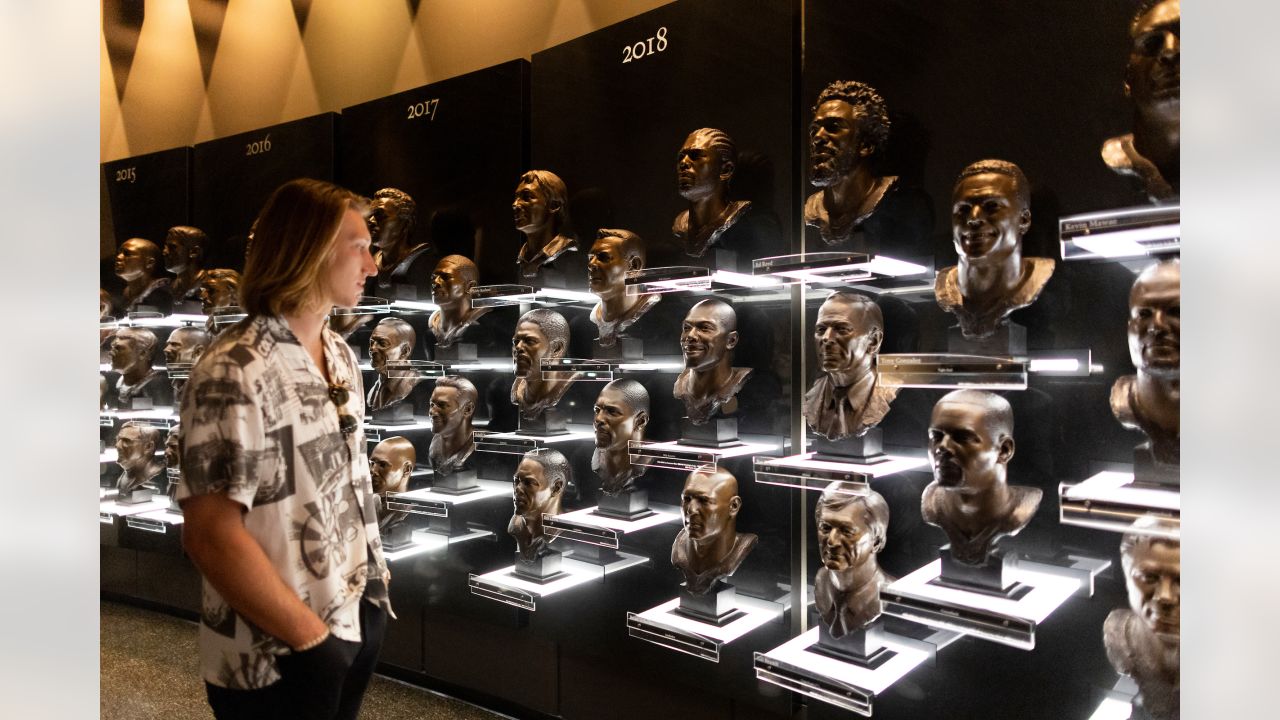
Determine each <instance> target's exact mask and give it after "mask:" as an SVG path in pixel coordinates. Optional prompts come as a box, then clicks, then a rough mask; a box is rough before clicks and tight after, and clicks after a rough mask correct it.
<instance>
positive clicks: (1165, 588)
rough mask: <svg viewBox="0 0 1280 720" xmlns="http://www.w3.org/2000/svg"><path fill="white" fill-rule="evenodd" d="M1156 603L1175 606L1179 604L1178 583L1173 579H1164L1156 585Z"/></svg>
mask: <svg viewBox="0 0 1280 720" xmlns="http://www.w3.org/2000/svg"><path fill="white" fill-rule="evenodd" d="M1155 599H1156V602H1158V603H1160V604H1162V605H1173V604H1176V603H1177V602H1178V582H1177V581H1176V580H1174V579H1173V578H1171V577H1162V578H1160V582H1159V583H1157V584H1156V595H1155Z"/></svg>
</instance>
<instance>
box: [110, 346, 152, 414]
mask: <svg viewBox="0 0 1280 720" xmlns="http://www.w3.org/2000/svg"><path fill="white" fill-rule="evenodd" d="M157 343H158V340H157V339H156V334H155V333H153V332H151V331H150V330H148V329H146V328H139V327H125V328H120V329H119V330H118V331H116V335H115V337H114V338H113V339H112V340H111V349H110V354H111V369H112V370H116V371H118V372H119V373H120V377H119V378H118V379H117V380H116V385H115V391H116V392H115V403H116V407H120V408H125V409H128V408H130V407H131V406H132V405H133V399H134V398H136V397H139V396H141V395H143V394H144V393H145V394H146V395H147V397H150V398H151V399H152V400H153V401H155V400H158V399H159V395H158V394H157V393H158V391H157V389H156V384H155V380H156V378H158V377H160V371H159V370H153V369H152V368H151V361H152V359H153V358H154V357H155V354H156V345H157Z"/></svg>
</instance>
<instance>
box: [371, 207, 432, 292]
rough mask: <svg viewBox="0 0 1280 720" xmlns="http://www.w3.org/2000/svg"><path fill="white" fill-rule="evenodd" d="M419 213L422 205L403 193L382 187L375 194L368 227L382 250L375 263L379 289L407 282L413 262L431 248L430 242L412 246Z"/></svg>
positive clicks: (376, 256) (375, 258)
mask: <svg viewBox="0 0 1280 720" xmlns="http://www.w3.org/2000/svg"><path fill="white" fill-rule="evenodd" d="M417 211H418V204H417V203H415V202H414V201H413V198H411V197H409V194H408V193H406V192H404V191H403V190H397V189H396V188H382V189H381V190H379V191H378V192H376V193H374V194H373V199H372V200H371V201H370V203H369V214H368V216H366V217H365V225H367V226H368V228H369V237H370V238H372V240H373V246H374V247H376V248H378V252H377V253H376V254H374V256H373V263H374V264H375V265H377V266H378V286H379V287H385V286H388V285H390V284H391V283H392V282H394V281H396V280H400V281H407V280H408V279H409V274H410V273H409V268H410V267H411V266H412V265H413V262H414V261H415V260H417V259H418V257H419V256H421V255H422V254H423V253H424V252H426V251H427V250H429V249H430V246H429V245H428V244H427V243H420V244H418V245H411V244H410V238H411V237H412V235H413V226H414V225H415V224H416V222H417V219H418V216H417Z"/></svg>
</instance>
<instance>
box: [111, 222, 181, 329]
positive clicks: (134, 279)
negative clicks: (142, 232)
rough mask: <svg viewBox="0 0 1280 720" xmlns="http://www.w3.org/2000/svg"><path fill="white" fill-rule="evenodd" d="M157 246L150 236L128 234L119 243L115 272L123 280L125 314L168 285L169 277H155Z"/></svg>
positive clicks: (151, 298) (154, 296) (158, 263)
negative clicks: (127, 238)
mask: <svg viewBox="0 0 1280 720" xmlns="http://www.w3.org/2000/svg"><path fill="white" fill-rule="evenodd" d="M160 261H161V250H160V248H158V247H156V244H155V243H153V242H151V241H150V240H144V239H142V238H131V239H129V240H125V241H124V242H123V243H122V244H121V245H120V252H118V253H117V254H116V264H115V272H116V275H117V276H119V278H120V279H121V280H124V282H125V286H124V303H125V308H124V312H125V313H126V314H127V313H129V312H131V311H133V310H135V309H137V307H138V306H139V305H141V304H143V303H144V302H145V301H147V300H155V299H156V297H157V296H158V295H163V294H164V293H165V291H166V290H167V288H168V287H169V279H168V278H162V277H157V274H158V273H159V271H160V267H161V266H160Z"/></svg>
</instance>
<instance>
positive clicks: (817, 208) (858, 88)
mask: <svg viewBox="0 0 1280 720" xmlns="http://www.w3.org/2000/svg"><path fill="white" fill-rule="evenodd" d="M888 142H889V111H888V108H887V107H886V106H885V102H884V98H882V97H880V94H879V93H877V92H876V91H875V89H874V88H872V87H871V86H869V85H864V84H863V83H860V82H854V81H851V80H849V81H846V80H837V81H835V82H833V83H831V84H830V85H828V86H827V87H826V88H825V89H824V90H823V91H822V92H821V93H820V94H819V95H818V100H817V102H816V103H815V104H814V108H813V121H812V122H811V123H810V124H809V182H810V183H811V184H812V185H814V186H815V187H818V188H820V190H819V191H818V192H816V193H814V194H812V195H810V196H809V199H808V200H806V201H805V203H804V222H805V224H806V225H810V226H813V227H816V228H818V231H819V233H820V235H821V236H822V241H823V242H825V243H826V244H828V245H837V244H840V243H843V242H847V241H849V240H850V239H851V238H852V237H853V234H854V231H855V230H857V229H858V227H859V226H860V225H862V224H863V223H864V222H866V221H867V219H868V218H870V217H871V215H872V214H873V213H874V212H875V211H876V209H877V207H879V205H880V201H881V200H883V199H884V197H885V195H886V194H887V193H888V192H889V190H890V189H891V188H892V187H893V186H894V183H896V182H897V180H898V178H897V177H894V176H886V177H877V176H876V174H875V171H874V165H875V161H876V160H877V159H878V158H879V156H880V154H881V152H882V151H883V149H884V146H885V145H886V144H888Z"/></svg>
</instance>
